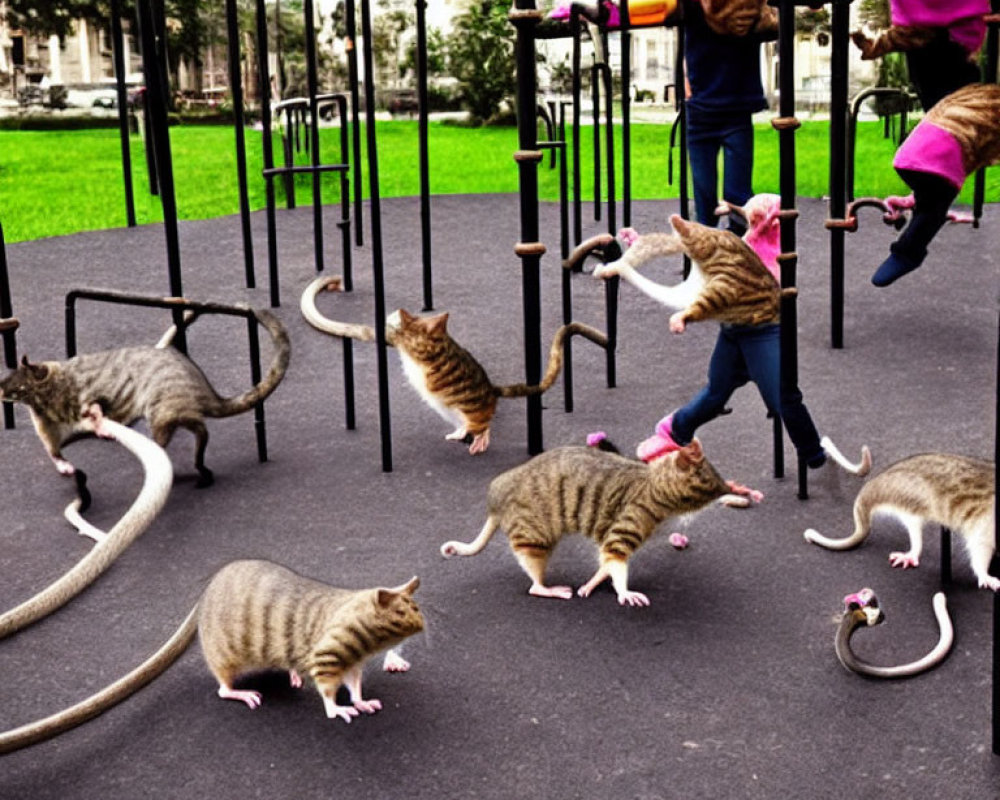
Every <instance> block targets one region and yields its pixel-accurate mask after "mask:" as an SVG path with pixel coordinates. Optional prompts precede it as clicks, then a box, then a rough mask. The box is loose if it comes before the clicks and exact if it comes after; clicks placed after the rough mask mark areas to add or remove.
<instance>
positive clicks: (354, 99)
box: [340, 2, 365, 247]
mask: <svg viewBox="0 0 1000 800" xmlns="http://www.w3.org/2000/svg"><path fill="white" fill-rule="evenodd" d="M344 8H345V10H346V12H347V13H346V15H345V17H344V25H345V26H346V27H347V83H348V86H350V87H351V154H352V155H353V159H352V163H353V164H354V244H355V245H357V246H358V247H361V245H363V244H364V243H365V236H364V225H362V220H363V219H364V216H363V215H362V211H363V210H364V204H363V202H362V198H361V185H362V180H361V177H362V176H361V98H360V96H359V93H358V47H357V42H358V25H357V20H356V19H355V14H354V3H353V2H348V3H346V4H345V6H344ZM340 124H341V125H346V124H347V120H344V119H342V120H341V121H340Z"/></svg>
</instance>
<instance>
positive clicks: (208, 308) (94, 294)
mask: <svg viewBox="0 0 1000 800" xmlns="http://www.w3.org/2000/svg"><path fill="white" fill-rule="evenodd" d="M78 300H92V301H96V302H99V303H113V304H116V305H128V306H138V307H143V308H165V309H169V310H170V311H171V312H172V314H173V322H174V325H176V326H177V337H175V339H174V343H175V345H176V342H177V341H178V338H181V335H182V334H183V333H184V330H185V328H186V327H187V325H188V324H189V323H188V322H187V321H185V320H184V312H185V311H194V312H196V313H197V314H222V315H226V316H231V317H243V318H244V319H246V321H247V342H248V347H249V350H250V380H251V382H252V383H253V384H257V383H259V382H260V380H261V370H260V337H259V336H258V329H257V326H258V325H259V324H260V323H259V322H258V321H257V317H256V316H254V312H253V309H252V308H249V307H248V306H229V305H223V304H221V303H195V302H191V301H189V300H184V299H183V298H179V297H178V298H174V297H145V296H143V295H134V294H127V293H125V292H110V291H96V290H92V289H73V290H72V291H70V292H67V294H66V310H65V314H66V357H67V358H72V357H73V356H75V355H76V304H77V301H78ZM254 429H255V431H256V434H257V457H258V458H259V459H260V461H267V426H266V423H265V421H264V401H263V400H262V401H261V402H259V403H258V404H257V405H256V406H254Z"/></svg>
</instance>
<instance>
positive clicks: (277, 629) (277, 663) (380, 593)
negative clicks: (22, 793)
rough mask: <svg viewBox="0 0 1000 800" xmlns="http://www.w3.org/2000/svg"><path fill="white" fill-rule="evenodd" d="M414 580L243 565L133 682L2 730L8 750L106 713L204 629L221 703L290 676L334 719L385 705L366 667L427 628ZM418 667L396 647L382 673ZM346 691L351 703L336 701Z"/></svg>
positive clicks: (248, 699)
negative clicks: (271, 677)
mask: <svg viewBox="0 0 1000 800" xmlns="http://www.w3.org/2000/svg"><path fill="white" fill-rule="evenodd" d="M419 584H420V581H419V580H418V579H417V578H416V577H414V578H412V579H411V580H410V581H408V582H407V583H405V584H403V585H402V586H398V587H396V588H394V589H385V588H377V589H360V590H356V589H340V588H336V587H333V586H329V585H327V584H325V583H320V582H319V581H315V580H311V579H309V578H305V577H302V576H301V575H298V574H297V573H295V572H293V571H292V570H290V569H287V568H286V567H283V566H280V565H278V564H274V563H272V562H270V561H260V560H250V561H234V562H231V563H229V564H227V565H226V566H224V567H223V568H222V569H220V570H219V571H218V572H217V573H216V574H215V576H214V577H213V578H212V580H211V581H210V582H209V584H208V586H207V587H206V589H205V591H204V593H203V594H202V597H201V601H200V602H199V603H198V605H197V606H196V607H195V608H194V609H193V610H192V611H191V613H190V614H188V616H187V618H186V619H185V620H184V622H183V623H181V626H180V627H179V628H178V629H177V631H176V632H175V633H174V634H173V636H171V638H170V640H169V641H168V642H167V643H166V644H164V645H163V646H162V647H161V648H160V649H159V650H157V651H156V653H154V654H153V655H152V656H150V658H148V659H147V660H146V661H145V662H143V663H142V664H141V665H140V666H138V667H137V668H136V669H134V670H133V671H132V672H130V673H129V674H128V675H126V676H125V677H123V678H121V679H120V680H118V681H116V682H115V683H113V684H111V685H110V686H108V687H107V688H105V689H103V690H102V691H100V692H98V693H97V694H95V695H92V696H91V697H89V698H88V699H86V700H84V701H82V702H80V703H77V704H76V705H75V706H72V707H71V708H68V709H66V710H65V711H62V712H60V713H58V714H54V715H52V716H50V717H47V718H45V719H42V720H39V721H37V722H34V723H30V724H28V725H24V726H22V727H20V728H16V729H14V730H10V731H6V732H5V733H2V734H0V753H6V752H10V751H12V750H17V749H20V748H22V747H27V746H28V745H31V744H35V743H37V742H41V741H44V740H45V739H49V738H51V737H53V736H56V735H58V734H60V733H63V732H64V731H67V730H69V729H71V728H74V727H76V726H77V725H80V724H82V723H84V722H86V721H87V720H88V719H92V718H93V717H95V716H97V715H98V714H101V713H102V712H104V711H106V710H107V709H109V708H111V707H112V706H114V705H115V704H117V703H119V702H121V701H122V700H124V699H125V698H127V697H129V696H130V695H132V694H134V693H135V692H137V691H138V690H139V689H141V688H142V687H143V686H145V685H146V684H147V683H149V682H150V681H152V680H153V679H154V678H156V677H157V676H158V675H160V674H161V673H162V672H163V671H164V670H165V669H166V668H167V667H169V666H170V665H171V664H172V663H173V662H174V661H176V660H177V658H178V657H179V656H180V655H181V653H183V652H184V650H186V649H187V646H188V645H189V644H190V643H191V641H192V640H193V639H194V637H195V634H196V633H197V634H198V636H199V639H200V641H201V648H202V653H203V654H204V656H205V661H206V662H207V664H208V667H209V669H210V670H211V671H212V674H213V675H214V676H215V678H216V679H217V680H218V681H219V691H218V694H219V697H222V698H224V699H232V700H240V701H241V702H244V703H246V704H247V705H248V706H249V707H250V708H252V709H253V708H257V707H258V706H259V705H260V702H261V697H260V694H259V693H258V692H255V691H252V690H249V689H237V688H235V686H234V681H235V680H236V679H237V678H238V677H240V676H241V675H245V674H247V673H250V672H254V671H261V670H288V673H289V677H290V681H291V685H292V686H294V687H299V686H301V685H302V683H303V676H305V677H307V678H309V679H311V681H312V682H313V683H314V685H315V686H316V690H317V691H318V692H319V694H320V697H322V699H323V707H324V709H325V711H326V715H327V716H328V717H329V718H331V719H333V718H335V717H336V718H340V719H342V720H344V721H345V722H350V721H351V719H352V718H354V717H356V716H358V714H360V713H365V714H374V713H375V712H376V711H378V710H379V709H381V707H382V704H381V702H380V701H378V700H376V699H374V698H367V699H365V698H364V697H363V696H362V693H361V677H362V669H363V667H364V664H365V662H366V661H367V660H368V659H369V658H370V657H371V656H373V655H375V654H376V653H378V652H379V651H381V650H384V649H385V648H389V647H393V646H394V645H396V644H398V643H400V642H401V641H403V640H404V639H406V638H407V637H409V636H412V635H413V634H415V633H419V632H420V631H422V630H423V628H424V619H423V615H422V614H421V613H420V609H419V608H418V607H417V605H416V603H415V602H414V601H413V593H414V592H415V591H416V589H417V587H418V586H419ZM409 666H410V665H409V663H408V662H406V661H405V660H404V659H403V658H401V657H400V656H399V655H398V654H396V653H395V652H393V651H392V650H390V651H389V652H388V653H386V657H385V662H384V664H383V669H386V670H387V671H391V672H403V671H406V670H407V669H409ZM341 685H343V686H345V687H346V688H347V691H348V693H349V695H350V701H351V704H350V705H340V704H338V703H337V691H338V689H339V688H340V686H341Z"/></svg>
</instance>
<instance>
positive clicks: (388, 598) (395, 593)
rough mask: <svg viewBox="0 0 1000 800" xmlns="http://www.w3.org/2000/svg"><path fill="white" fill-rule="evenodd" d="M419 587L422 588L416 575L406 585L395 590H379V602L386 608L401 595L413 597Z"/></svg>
mask: <svg viewBox="0 0 1000 800" xmlns="http://www.w3.org/2000/svg"><path fill="white" fill-rule="evenodd" d="M418 586H420V578H418V577H417V576H416V575H414V576H413V577H412V578H410V580H409V581H407V582H406V583H404V584H403V585H402V586H397V587H396V588H395V589H379V590H378V597H377V602H378V604H379V605H380V606H382V607H383V608H385V607H386V606H388V605H390V604H391V603H392V601H393V600H395V599H396V598H397V597H399V596H400V595H401V594H403V595H412V594H413V593H414V592H415V591H417V587H418Z"/></svg>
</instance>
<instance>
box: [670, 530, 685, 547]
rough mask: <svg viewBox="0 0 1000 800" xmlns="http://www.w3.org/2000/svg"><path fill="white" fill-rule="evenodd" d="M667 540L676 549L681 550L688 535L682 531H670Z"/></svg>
mask: <svg viewBox="0 0 1000 800" xmlns="http://www.w3.org/2000/svg"><path fill="white" fill-rule="evenodd" d="M667 541H668V542H670V544H671V545H672V546H673V547H674V548H676V549H677V550H683V549H684V548H685V547H687V546H688V537H687V536H685V535H684V534H683V533H672V534H670V536H669V537H668V538H667Z"/></svg>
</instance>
